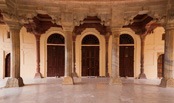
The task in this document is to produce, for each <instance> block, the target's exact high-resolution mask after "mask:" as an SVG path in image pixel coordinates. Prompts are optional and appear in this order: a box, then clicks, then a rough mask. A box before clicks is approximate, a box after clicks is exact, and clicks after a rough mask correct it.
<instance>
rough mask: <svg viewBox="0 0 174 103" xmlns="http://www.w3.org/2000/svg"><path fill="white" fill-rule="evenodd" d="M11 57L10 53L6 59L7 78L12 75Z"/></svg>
mask: <svg viewBox="0 0 174 103" xmlns="http://www.w3.org/2000/svg"><path fill="white" fill-rule="evenodd" d="M10 64H11V56H10V53H8V54H7V55H6V57H5V77H10V75H11V73H10V72H11V70H10V68H11V65H10Z"/></svg>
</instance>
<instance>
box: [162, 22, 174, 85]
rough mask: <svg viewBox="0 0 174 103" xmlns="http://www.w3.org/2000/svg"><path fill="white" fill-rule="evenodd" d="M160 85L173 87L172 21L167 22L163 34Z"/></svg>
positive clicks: (173, 42)
mask: <svg viewBox="0 0 174 103" xmlns="http://www.w3.org/2000/svg"><path fill="white" fill-rule="evenodd" d="M160 86H161V87H174V23H171V24H168V25H167V28H166V34H165V53H164V78H163V79H162V80H161V84H160Z"/></svg>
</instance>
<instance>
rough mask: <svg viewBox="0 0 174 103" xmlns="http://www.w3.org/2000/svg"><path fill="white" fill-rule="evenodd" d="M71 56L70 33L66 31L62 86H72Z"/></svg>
mask: <svg viewBox="0 0 174 103" xmlns="http://www.w3.org/2000/svg"><path fill="white" fill-rule="evenodd" d="M72 54H73V41H72V32H71V31H66V37H65V77H64V79H63V84H70V85H72V84H74V81H73V78H72V65H73V64H72V63H73V62H72V61H73V58H72V56H73V55H72Z"/></svg>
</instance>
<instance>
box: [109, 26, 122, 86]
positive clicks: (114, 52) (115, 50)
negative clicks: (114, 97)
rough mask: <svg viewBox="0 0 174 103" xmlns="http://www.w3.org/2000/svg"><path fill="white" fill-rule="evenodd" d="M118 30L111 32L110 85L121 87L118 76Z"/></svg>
mask: <svg viewBox="0 0 174 103" xmlns="http://www.w3.org/2000/svg"><path fill="white" fill-rule="evenodd" d="M119 34H120V31H119V29H113V30H112V68H111V69H112V70H111V71H112V72H111V76H110V84H111V85H122V81H121V79H120V76H119Z"/></svg>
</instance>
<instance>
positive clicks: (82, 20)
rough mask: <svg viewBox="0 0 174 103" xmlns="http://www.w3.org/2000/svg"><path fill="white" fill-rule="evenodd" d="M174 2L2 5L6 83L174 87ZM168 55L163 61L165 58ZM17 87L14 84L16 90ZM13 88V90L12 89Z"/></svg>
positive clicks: (0, 59) (1, 57) (1, 74)
mask: <svg viewBox="0 0 174 103" xmlns="http://www.w3.org/2000/svg"><path fill="white" fill-rule="evenodd" d="M173 5H174V2H173V1H172V0H151V1H149V0H143V1H142V0H141V1H140V0H132V1H130V0H109V1H108V0H102V1H99V0H93V1H91V0H51V1H48V0H35V1H24V0H6V1H4V0H0V14H1V15H0V16H1V21H0V22H1V26H0V44H1V45H0V78H9V77H10V78H9V80H8V82H7V87H11V86H16V85H17V86H21V85H23V82H22V80H23V79H31V78H41V77H44V78H45V77H64V80H63V84H73V78H72V77H73V76H78V77H83V76H101V77H105V76H106V77H107V76H109V77H110V78H111V80H110V83H111V84H121V80H120V77H131V78H140V79H142V78H149V79H150V78H162V77H163V79H162V82H161V86H169V87H173V77H174V75H173V72H174V71H173V70H174V63H173V60H174V46H173V45H174V43H173V42H174V41H173V39H174V34H173V30H174V28H173V25H174V22H173V21H174V18H173V9H174V8H173ZM163 54H164V55H163ZM14 81H16V82H15V83H14ZM8 84H9V85H8Z"/></svg>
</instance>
